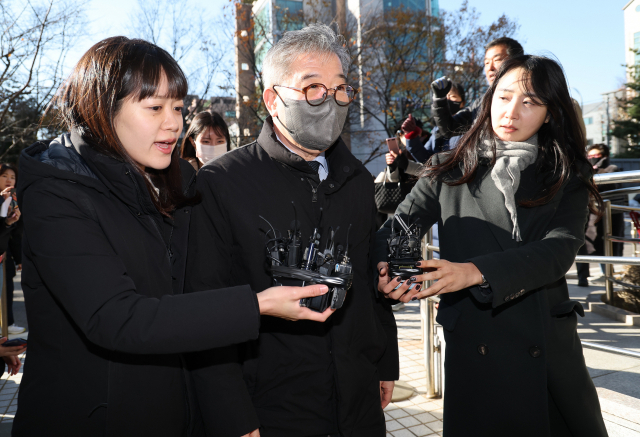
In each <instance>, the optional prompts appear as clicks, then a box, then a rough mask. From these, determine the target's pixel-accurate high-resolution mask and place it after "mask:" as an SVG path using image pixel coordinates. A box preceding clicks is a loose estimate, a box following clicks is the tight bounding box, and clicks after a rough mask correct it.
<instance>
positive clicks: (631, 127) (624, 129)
mask: <svg viewBox="0 0 640 437" xmlns="http://www.w3.org/2000/svg"><path fill="white" fill-rule="evenodd" d="M629 70H630V72H631V78H632V81H631V82H629V83H627V84H625V86H626V87H627V88H628V89H630V90H631V92H627V96H628V97H627V99H626V100H624V101H622V102H620V106H621V107H622V108H623V109H624V111H625V113H626V115H627V116H626V117H625V118H623V119H621V120H616V121H614V122H613V129H612V130H611V135H613V136H614V137H617V138H622V139H624V140H627V141H628V142H629V148H628V150H626V151H624V152H623V153H622V154H619V156H618V157H623V156H622V155H624V157H634V158H636V157H640V148H639V147H638V146H639V145H640V121H639V120H640V69H639V67H638V66H633V67H629ZM627 155H628V156H627Z"/></svg>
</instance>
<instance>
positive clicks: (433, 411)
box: [384, 302, 442, 437]
mask: <svg viewBox="0 0 640 437" xmlns="http://www.w3.org/2000/svg"><path fill="white" fill-rule="evenodd" d="M394 315H395V316H396V323H397V324H398V340H399V346H400V380H401V381H404V382H406V383H408V384H409V385H411V386H413V387H414V389H415V392H416V393H415V395H414V396H413V397H411V398H410V399H408V400H406V401H401V402H392V403H391V404H389V406H387V408H385V410H384V411H385V413H384V415H385V417H386V419H387V437H390V436H393V437H416V436H441V435H442V399H427V398H426V397H425V396H424V395H425V393H426V389H427V387H426V385H425V384H426V377H427V375H426V369H425V367H424V355H423V349H422V347H423V346H422V332H421V328H420V306H419V303H418V302H412V303H408V304H406V306H405V308H404V309H402V310H400V311H397V312H395V313H394Z"/></svg>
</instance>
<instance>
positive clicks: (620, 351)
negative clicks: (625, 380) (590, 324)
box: [581, 341, 640, 358]
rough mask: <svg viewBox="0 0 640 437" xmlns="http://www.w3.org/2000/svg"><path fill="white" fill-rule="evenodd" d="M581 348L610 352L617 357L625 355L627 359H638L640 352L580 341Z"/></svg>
mask: <svg viewBox="0 0 640 437" xmlns="http://www.w3.org/2000/svg"><path fill="white" fill-rule="evenodd" d="M581 343H582V345H583V346H585V347H588V348H589V349H596V350H601V351H604V352H611V353H614V354H618V355H627V356H629V357H634V358H640V352H636V351H632V350H629V349H622V348H619V347H614V346H607V345H604V344H598V343H591V342H590V341H582V342H581Z"/></svg>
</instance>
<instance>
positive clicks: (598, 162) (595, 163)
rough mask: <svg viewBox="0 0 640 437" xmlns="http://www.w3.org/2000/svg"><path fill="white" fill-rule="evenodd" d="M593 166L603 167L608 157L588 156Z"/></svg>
mask: <svg viewBox="0 0 640 437" xmlns="http://www.w3.org/2000/svg"><path fill="white" fill-rule="evenodd" d="M587 159H588V160H589V164H591V165H592V166H593V167H597V168H601V167H602V166H603V164H604V162H605V161H606V159H607V158H587Z"/></svg>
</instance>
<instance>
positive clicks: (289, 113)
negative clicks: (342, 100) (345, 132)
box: [278, 97, 349, 151]
mask: <svg viewBox="0 0 640 437" xmlns="http://www.w3.org/2000/svg"><path fill="white" fill-rule="evenodd" d="M281 100H282V101H283V102H284V107H283V110H282V111H280V115H279V116H278V120H279V121H280V124H282V126H283V127H284V128H285V129H286V131H287V132H289V135H291V138H293V140H294V141H295V142H296V143H298V144H300V145H301V146H302V147H304V148H305V149H309V150H319V151H322V150H327V149H328V148H329V147H331V145H332V144H333V143H335V142H336V140H337V139H338V137H339V136H340V133H341V132H342V128H343V127H344V122H345V120H346V119H347V112H348V111H349V107H348V106H339V105H338V104H336V102H335V101H333V97H327V100H325V102H324V103H323V104H322V105H320V106H311V105H310V104H308V103H307V101H306V100H294V99H289V98H286V97H285V98H282V97H281Z"/></svg>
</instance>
